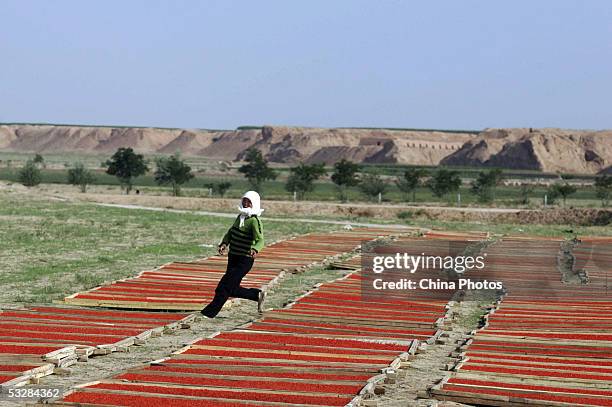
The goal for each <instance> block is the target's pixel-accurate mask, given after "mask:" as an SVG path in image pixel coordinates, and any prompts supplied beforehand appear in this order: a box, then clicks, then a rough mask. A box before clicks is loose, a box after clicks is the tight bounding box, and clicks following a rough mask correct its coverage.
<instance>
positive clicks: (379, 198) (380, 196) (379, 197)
mask: <svg viewBox="0 0 612 407" xmlns="http://www.w3.org/2000/svg"><path fill="white" fill-rule="evenodd" d="M381 202H382V192H379V193H378V203H381Z"/></svg>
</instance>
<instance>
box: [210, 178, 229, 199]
mask: <svg viewBox="0 0 612 407" xmlns="http://www.w3.org/2000/svg"><path fill="white" fill-rule="evenodd" d="M204 186H205V187H206V188H209V189H212V191H213V193H214V194H219V195H220V196H221V198H223V196H224V195H225V193H226V192H227V191H228V190H229V189H230V188H231V187H232V183H231V182H227V181H223V182H211V183H208V184H205V185H204Z"/></svg>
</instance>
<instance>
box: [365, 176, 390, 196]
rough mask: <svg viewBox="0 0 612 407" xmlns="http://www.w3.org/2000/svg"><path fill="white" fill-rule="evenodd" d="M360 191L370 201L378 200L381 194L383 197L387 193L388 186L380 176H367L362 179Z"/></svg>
mask: <svg viewBox="0 0 612 407" xmlns="http://www.w3.org/2000/svg"><path fill="white" fill-rule="evenodd" d="M359 189H360V190H361V192H363V193H364V194H365V195H366V196H367V197H369V198H370V199H376V197H377V196H378V195H379V194H380V195H381V196H382V195H383V194H384V193H385V191H386V190H387V184H386V183H385V182H384V181H383V179H382V178H381V177H380V175H378V174H365V175H363V176H362V177H361V182H360V183H359Z"/></svg>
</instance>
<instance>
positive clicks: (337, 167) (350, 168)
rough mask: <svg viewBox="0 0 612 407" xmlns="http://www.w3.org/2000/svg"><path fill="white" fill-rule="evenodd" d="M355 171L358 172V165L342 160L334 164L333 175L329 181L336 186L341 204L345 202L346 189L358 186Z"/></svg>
mask: <svg viewBox="0 0 612 407" xmlns="http://www.w3.org/2000/svg"><path fill="white" fill-rule="evenodd" d="M357 171H359V165H358V164H355V163H354V162H352V161H348V160H345V159H342V160H341V161H338V162H337V163H336V164H334V173H333V174H332V176H331V180H332V181H333V183H334V184H336V187H337V188H338V194H339V196H340V200H341V201H342V202H346V199H347V195H346V189H347V188H348V187H354V186H356V185H358V184H359V178H358V177H357Z"/></svg>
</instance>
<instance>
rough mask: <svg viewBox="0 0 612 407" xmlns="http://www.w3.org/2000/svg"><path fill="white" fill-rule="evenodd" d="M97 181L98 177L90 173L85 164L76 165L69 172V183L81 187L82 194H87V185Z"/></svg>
mask: <svg viewBox="0 0 612 407" xmlns="http://www.w3.org/2000/svg"><path fill="white" fill-rule="evenodd" d="M95 180H96V177H94V175H93V174H92V173H91V171H89V170H88V169H87V168H85V166H84V165H83V163H76V164H75V165H74V167H72V168H70V169H69V170H68V183H69V184H71V185H78V186H79V187H81V192H83V193H85V192H87V185H89V184H91V183H92V182H94V181H95Z"/></svg>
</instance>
